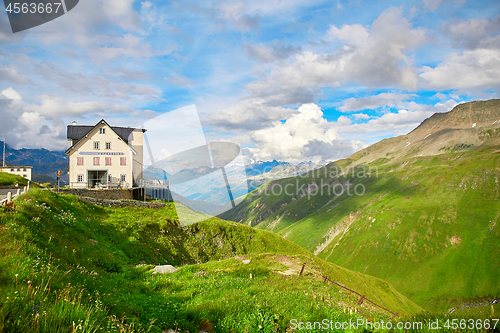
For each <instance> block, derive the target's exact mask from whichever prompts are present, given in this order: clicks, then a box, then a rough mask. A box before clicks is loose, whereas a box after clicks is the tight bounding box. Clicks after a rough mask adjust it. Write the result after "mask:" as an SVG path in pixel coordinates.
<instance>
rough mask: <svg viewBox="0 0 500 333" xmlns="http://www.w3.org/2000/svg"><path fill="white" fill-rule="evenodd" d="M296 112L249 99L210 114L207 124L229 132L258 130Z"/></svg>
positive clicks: (259, 100) (260, 100)
mask: <svg viewBox="0 0 500 333" xmlns="http://www.w3.org/2000/svg"><path fill="white" fill-rule="evenodd" d="M295 113H297V111H296V110H291V109H286V108H283V107H278V106H269V105H267V104H266V103H265V101H264V100H262V99H247V100H244V101H243V102H241V103H240V104H238V105H236V106H232V107H229V108H227V109H222V110H219V111H217V112H216V113H214V114H212V115H210V116H209V117H208V119H207V120H206V124H207V125H211V126H215V127H216V128H218V129H220V130H222V131H227V132H238V131H241V130H243V131H248V130H258V129H261V128H265V127H270V126H274V125H276V124H277V122H279V121H280V120H282V119H286V118H287V117H288V116H290V115H291V114H295Z"/></svg>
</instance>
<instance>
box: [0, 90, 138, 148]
mask: <svg viewBox="0 0 500 333" xmlns="http://www.w3.org/2000/svg"><path fill="white" fill-rule="evenodd" d="M38 99H39V103H28V102H26V101H24V99H23V97H22V95H21V94H20V93H19V92H17V91H16V90H14V89H13V88H7V89H4V90H3V91H2V92H0V119H2V122H1V123H0V131H1V132H2V133H3V135H5V136H6V137H7V139H8V142H9V144H11V145H12V146H14V147H15V148H21V147H25V148H41V147H43V148H47V149H52V150H60V149H64V148H65V147H67V145H68V144H67V140H66V124H65V122H64V121H63V118H64V117H72V116H73V117H82V116H83V117H92V116H95V115H99V116H105V115H110V114H113V113H116V114H131V115H140V114H141V112H140V111H137V110H133V109H131V108H129V107H123V106H119V105H114V104H108V103H103V102H94V101H86V102H71V101H65V100H63V99H62V98H61V97H60V96H55V95H48V94H46V95H42V96H39V97H38Z"/></svg>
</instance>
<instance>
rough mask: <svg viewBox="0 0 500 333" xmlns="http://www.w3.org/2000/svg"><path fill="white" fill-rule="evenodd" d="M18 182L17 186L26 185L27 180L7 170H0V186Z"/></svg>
mask: <svg viewBox="0 0 500 333" xmlns="http://www.w3.org/2000/svg"><path fill="white" fill-rule="evenodd" d="M14 184H19V186H26V185H27V184H28V180H27V179H26V178H23V177H21V176H18V175H13V174H11V173H7V172H0V186H7V185H14Z"/></svg>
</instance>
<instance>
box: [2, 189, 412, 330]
mask: <svg viewBox="0 0 500 333" xmlns="http://www.w3.org/2000/svg"><path fill="white" fill-rule="evenodd" d="M178 208H179V209H186V208H184V207H181V206H179V207H178ZM0 214H1V215H0V290H1V292H0V332H76V331H83V332H145V331H149V332H161V331H162V330H166V329H168V328H173V329H181V330H182V331H184V332H198V330H199V329H206V330H208V331H211V332H282V331H285V330H286V328H287V327H288V326H289V322H290V320H291V319H293V318H295V319H300V320H303V321H320V320H322V319H324V318H328V319H331V320H339V321H344V320H349V319H352V320H356V319H360V318H365V319H368V318H371V319H372V320H387V319H389V318H390V314H387V313H386V312H384V311H382V310H380V309H378V308H375V307H373V306H370V305H369V304H365V303H366V302H365V303H364V304H363V305H362V306H360V307H354V305H355V304H356V303H357V301H358V299H359V297H358V296H357V295H355V296H353V295H352V294H351V293H349V292H346V291H343V290H340V289H339V288H338V287H336V286H334V285H330V284H323V280H322V275H323V274H326V275H328V276H329V277H330V278H331V279H332V280H335V281H338V282H340V283H342V284H344V285H346V286H348V287H351V288H354V289H355V290H357V291H358V292H360V293H362V294H365V295H367V297H368V298H370V299H372V300H374V301H376V302H377V303H379V304H382V305H383V306H385V307H387V308H389V309H390V310H392V311H395V312H398V313H399V314H400V316H402V317H405V316H411V315H416V314H418V313H420V312H421V311H422V310H421V308H420V307H419V306H417V305H416V304H414V303H413V302H411V301H410V300H408V299H407V298H406V297H404V296H402V295H401V294H400V293H398V292H397V291H396V290H395V289H394V288H393V287H392V286H391V285H389V284H388V283H387V282H385V281H383V280H380V279H377V278H373V277H370V276H367V275H364V274H361V273H357V272H352V271H349V270H347V269H344V268H341V267H338V266H336V265H333V264H330V263H327V262H325V261H323V260H321V259H319V258H317V257H316V256H313V255H312V254H311V253H309V252H307V251H305V250H303V249H302V248H300V247H298V246H297V245H295V244H293V243H291V242H289V241H287V240H285V239H283V238H281V237H279V236H277V235H275V234H273V233H271V232H268V231H263V230H256V229H254V228H251V227H248V226H244V225H241V224H237V223H234V222H226V221H223V220H219V219H217V218H212V219H210V220H207V221H204V222H200V223H196V224H192V225H189V226H185V227H181V226H180V224H179V222H178V220H177V217H176V211H175V208H174V207H173V205H172V206H171V208H170V209H168V208H166V207H165V208H163V209H151V208H102V207H97V206H93V205H90V204H87V203H85V202H83V201H81V200H79V199H77V198H76V197H74V196H70V195H64V194H57V193H53V192H50V191H41V190H33V191H31V192H30V193H28V194H26V195H23V196H21V198H19V199H18V200H16V207H15V210H14V211H11V212H4V213H0ZM242 259H248V260H250V263H249V264H248V265H245V264H243V263H242V261H241V260H242ZM302 263H306V270H305V273H304V275H303V276H301V277H300V276H298V270H299V269H300V267H301V265H302ZM158 264H171V265H174V266H176V267H181V268H180V269H179V270H178V271H177V272H176V273H174V274H171V275H153V274H152V271H151V268H153V267H154V265H158ZM289 269H292V270H293V273H292V274H291V275H282V274H280V273H279V272H287V271H288V270H289ZM310 331H311V332H313V331H314V330H310Z"/></svg>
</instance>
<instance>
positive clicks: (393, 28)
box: [247, 8, 427, 106]
mask: <svg viewBox="0 0 500 333" xmlns="http://www.w3.org/2000/svg"><path fill="white" fill-rule="evenodd" d="M328 38H329V39H330V40H332V41H339V42H341V43H342V45H343V46H342V47H341V48H340V49H339V50H338V51H335V52H333V53H326V54H314V53H312V52H307V51H306V52H303V53H302V54H299V55H297V56H296V59H295V61H294V62H293V63H292V64H290V65H285V66H281V67H275V68H273V70H271V72H270V73H269V74H268V75H267V76H266V77H265V78H264V79H260V80H256V81H254V82H251V83H249V84H248V85H247V88H248V90H249V91H250V93H251V95H252V96H256V97H261V98H265V99H266V100H267V103H269V104H270V105H274V106H276V105H292V104H298V103H310V102H314V101H315V99H316V96H318V95H319V94H320V89H319V88H320V87H337V86H339V85H342V84H347V83H359V84H362V85H365V86H368V87H400V88H404V89H415V88H416V87H417V82H418V75H417V69H416V67H415V66H414V64H413V60H412V58H411V57H410V56H409V55H408V54H407V53H409V52H410V51H413V50H414V49H415V48H417V47H419V46H420V45H422V44H423V43H425V42H426V41H427V36H426V32H425V31H424V30H423V29H421V28H417V29H414V28H412V24H411V23H410V22H409V21H408V20H407V19H406V18H404V17H403V14H402V11H401V10H400V9H398V8H390V9H388V10H386V11H384V12H383V13H382V14H381V15H380V16H379V17H378V18H377V19H376V20H375V21H374V22H373V24H372V25H371V27H370V28H369V29H368V28H366V27H364V26H361V25H359V24H354V25H344V26H342V27H341V28H338V27H336V26H331V27H330V29H329V31H328Z"/></svg>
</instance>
